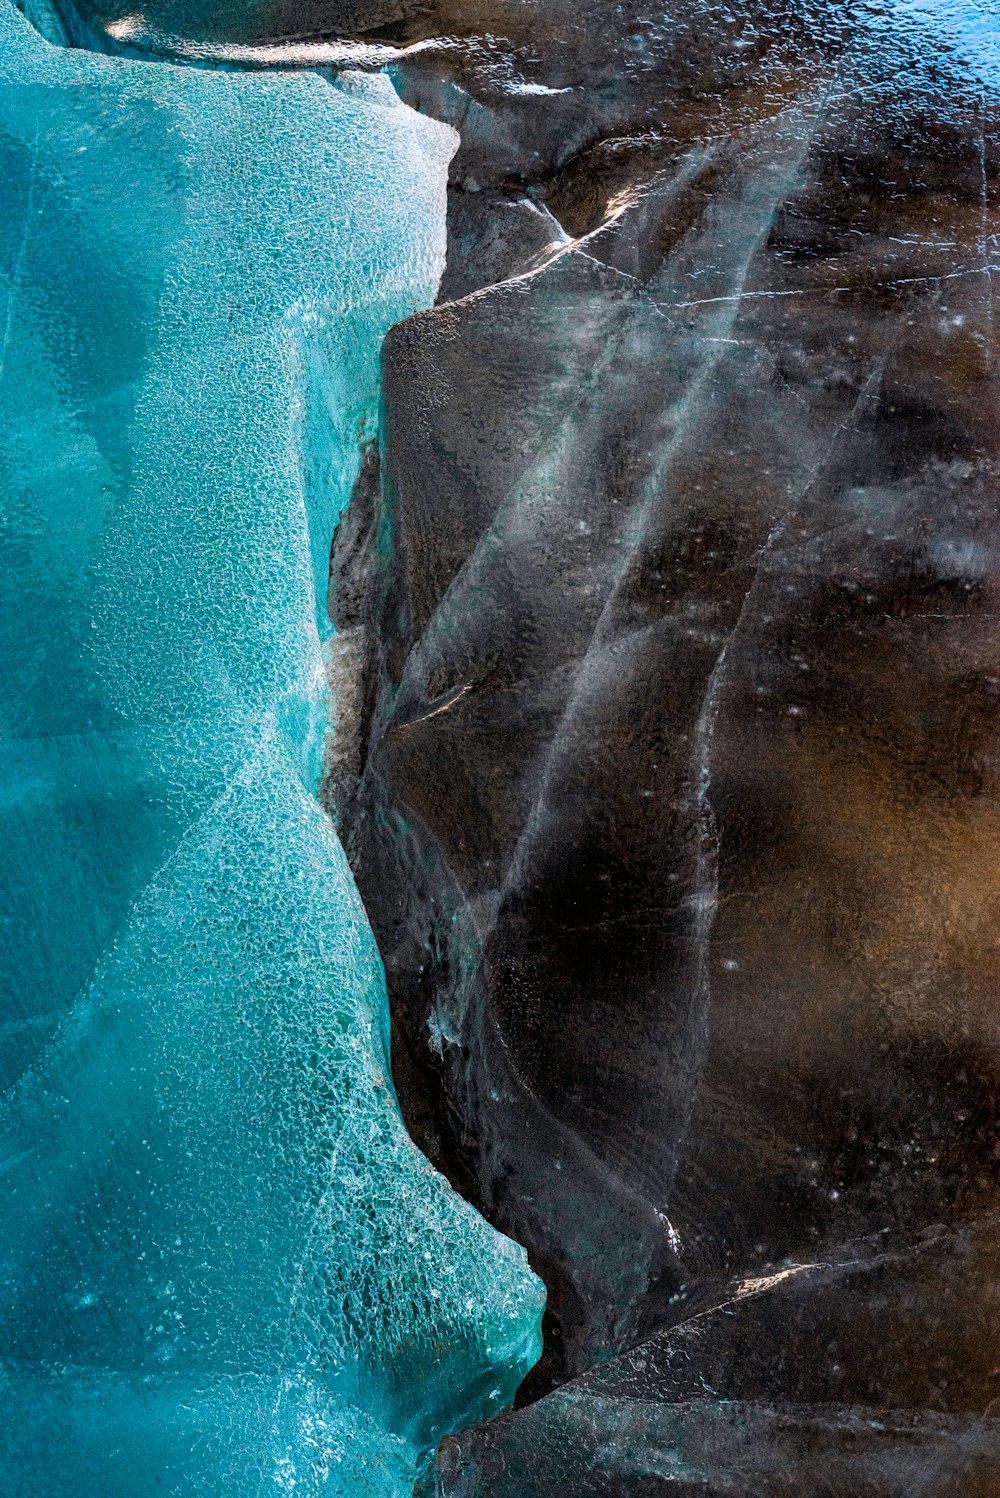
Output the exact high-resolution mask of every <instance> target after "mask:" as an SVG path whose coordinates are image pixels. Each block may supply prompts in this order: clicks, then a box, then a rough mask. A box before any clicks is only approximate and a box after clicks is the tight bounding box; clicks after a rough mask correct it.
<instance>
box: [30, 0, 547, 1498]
mask: <svg viewBox="0 0 1000 1498" xmlns="http://www.w3.org/2000/svg"><path fill="white" fill-rule="evenodd" d="M453 143H454V138H453V135H452V133H451V132H450V131H448V130H447V129H445V128H444V127H442V126H440V125H437V124H434V123H432V122H430V121H428V120H426V119H423V118H421V117H420V116H418V115H416V114H414V113H413V112H412V111H410V110H408V109H407V108H405V107H404V106H403V105H402V104H400V103H399V102H398V101H397V100H396V98H395V95H394V94H393V92H392V90H391V88H390V86H389V84H388V83H387V82H385V81H384V80H381V79H377V78H376V79H370V78H369V79H360V78H356V79H352V78H350V77H348V78H345V79H343V80H342V81H341V82H340V83H339V84H337V85H332V84H331V83H329V82H328V81H326V80H325V79H323V78H321V77H320V76H318V75H315V74H282V75H268V74H257V75H239V74H218V73H213V72H211V71H205V70H200V69H194V68H181V67H177V68H175V67H169V66H164V65H161V64H146V63H131V62H124V61H121V60H118V59H112V58H109V57H97V56H92V55H89V54H86V53H83V52H74V51H69V50H65V49H62V48H59V47H53V46H50V45H49V44H48V43H47V42H45V41H43V40H42V39H41V38H40V37H39V35H38V34H37V33H36V32H35V31H34V30H33V29H32V28H31V27H30V26H29V25H28V23H27V22H26V21H25V20H24V18H23V17H22V16H21V15H20V14H19V12H17V11H16V10H14V9H13V7H12V6H10V4H9V3H8V0H2V4H0V202H2V211H0V496H2V504H3V574H2V575H3V589H2V601H0V608H2V622H0V766H2V770H0V803H2V808H3V817H2V847H0V920H2V923H3V924H2V932H3V937H2V973H3V983H4V989H3V995H2V1009H0V1037H2V1041H3V1044H2V1047H0V1058H2V1087H3V1089H4V1090H3V1094H2V1105H0V1169H2V1176H3V1196H2V1198H0V1400H2V1403H3V1406H4V1409H5V1411H6V1412H7V1413H6V1414H5V1417H4V1419H3V1420H2V1421H0V1493H2V1494H3V1495H5V1498H6V1495H14V1494H21V1493H31V1495H32V1498H55V1495H66V1498H68V1495H70V1494H73V1495H74V1498H83V1495H91V1494H95V1495H96V1494H97V1493H101V1494H102V1495H119V1494H120V1495H121V1498H126V1495H128V1498H145V1495H146V1494H147V1493H148V1494H152V1493H153V1492H155V1493H157V1494H161V1493H162V1494H165V1495H166V1494H170V1495H189V1494H195V1493H205V1494H209V1493H211V1494H213V1495H216V1494H218V1495H224V1498H244V1495H250V1494H258V1493H265V1492H267V1493H270V1492H275V1491H277V1492H293V1491H294V1492H295V1493H296V1494H306V1495H313V1494H317V1495H318V1494H324V1495H341V1494H343V1495H345V1498H346V1495H348V1494H349V1495H351V1498H364V1495H366V1494H372V1495H388V1494H395V1493H397V1492H400V1493H401V1492H405V1491H408V1489H409V1486H410V1484H411V1482H412V1477H413V1470H414V1463H415V1462H416V1460H417V1457H418V1454H419V1452H420V1451H421V1450H422V1449H423V1448H425V1447H426V1446H427V1444H428V1443H430V1442H432V1441H433V1440H434V1439H435V1437H436V1436H437V1435H438V1434H439V1433H440V1432H441V1431H442V1430H443V1429H446V1428H448V1427H453V1426H454V1425H456V1424H457V1423H460V1422H462V1421H464V1420H466V1419H470V1418H477V1417H479V1416H480V1415H482V1414H484V1413H487V1412H488V1411H489V1410H491V1409H494V1408H499V1407H500V1406H502V1404H503V1403H504V1402H506V1401H507V1400H509V1398H510V1397H511V1395H512V1392H513V1389H514V1388H515V1387H516V1383H517V1381H518V1379H519V1378H520V1376H521V1375H522V1374H523V1372H524V1370H525V1369H526V1367H527V1366H529V1365H530V1364H531V1362H532V1361H533V1360H534V1358H535V1357H536V1356H537V1352H538V1319H539V1313H540V1298H541V1290H540V1287H539V1285H538V1282H537V1281H536V1280H535V1279H534V1278H533V1276H532V1275H531V1274H530V1272H529V1271H528V1268H527V1264H526V1261H525V1257H524V1254H523V1252H522V1251H521V1250H520V1249H519V1248H516V1247H515V1246H514V1245H513V1244H511V1243H509V1242H508V1241H507V1240H506V1239H503V1238H501V1237H499V1236H498V1235H497V1234H495V1233H494V1232H493V1231H492V1230H491V1229H490V1228H488V1227H487V1225H486V1224H485V1223H484V1222H483V1221H482V1219H480V1218H479V1217H478V1216H477V1215H476V1214H475V1213H474V1212H473V1211H472V1209H471V1208H470V1207H468V1206H467V1205H466V1204H465V1203H464V1202H462V1201H461V1200H460V1199H459V1198H458V1197H456V1196H455V1195H454V1193H452V1192H451V1190H450V1189H449V1188H448V1187H447V1185H446V1183H445V1182H444V1181H443V1180H442V1178H441V1177H440V1176H438V1175H437V1174H436V1173H435V1172H434V1171H433V1170H432V1169H431V1167H430V1166H429V1165H428V1164H427V1162H426V1161H425V1160H424V1159H423V1157H422V1156H421V1155H420V1154H419V1153H418V1152H417V1151H416V1149H415V1148H414V1147H413V1145H412V1144H411V1143H410V1141H409V1139H408V1138H407V1136H406V1134H405V1131H404V1128H403V1125H402V1121H401V1119H400V1116H399V1111H398V1108H397V1106H396V1101H395V1096H394V1093H393V1089H392V1082H391V1078H390V1073H389V1067H388V1024H387V1010H386V997H385V987H384V979H383V974H382V968H381V963H380V960H379V957H378V953H377V950H376V948H375V945H374V941H373V939H372V936H371V933H370V930H369V927H368V923H367V920H366V918H365V915H364V911H363V909H362V907H361V904H360V901H359V899H358V896H357V892H356V890H355V887H354V883H353V880H352V878H351V875H350V872H349V870H348V868H347V865H346V862H345V859H344V855H343V852H342V850H341V848H340V845H339V843H338V841H337V838H336V834H335V832H334V829H333V827H332V825H331V824H330V822H329V820H328V819H327V818H326V817H325V816H324V814H323V813H322V812H321V810H320V809H319V806H318V804H317V802H316V799H315V795H314V791H315V785H316V780H317V776H318V773H319V767H320V762H321V756H322V746H323V739H324V734H325V731H326V727H327V716H328V711H329V694H328V691H327V688H326V676H325V650H326V646H327V643H328V636H329V632H330V631H329V625H328V624H327V622H326V617H325V614H324V610H323V603H322V600H323V599H324V595H325V584H326V570H327V557H328V552H329V543H330V537H331V533H332V530H333V526H334V523H335V520H336V517H337V515H338V513H339V511H340V509H341V508H342V506H343V504H344V503H345V502H346V498H347V495H348V493H349V490H350V485H351V481H352V479H353V476H354V473H355V471H356V469H357V464H358V459H359V450H360V445H361V443H362V441H363V440H364V439H365V438H366V437H368V436H370V435H371V434H372V431H373V429H374V425H375V421H376V412H377V400H378V357H379V349H380V345H381V340H382V338H383V336H384V333H385V331H386V329H387V328H388V327H389V326H390V325H391V324H392V323H393V322H395V321H397V320H398V319H400V318H401V317H404V316H406V315H407V314H408V313H409V312H411V311H412V310H414V309H415V308H416V307H418V306H422V305H426V304H427V303H428V302H429V301H430V300H431V299H432V297H433V295H434V290H435V287H436V284H437V279H438V276H439V274H440V270H441V264H442V259H443V249H444V240H443V236H444V185H445V172H446V167H447V162H448V158H449V156H450V153H451V151H452V149H453Z"/></svg>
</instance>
